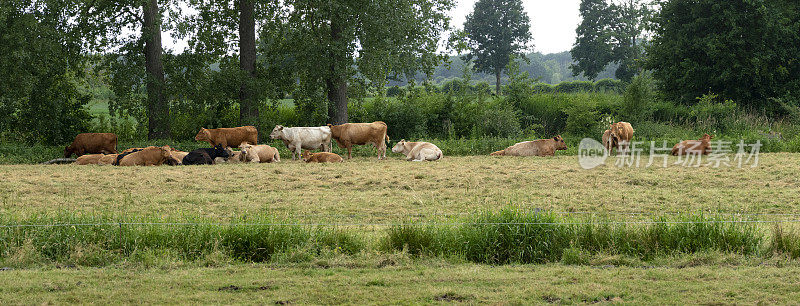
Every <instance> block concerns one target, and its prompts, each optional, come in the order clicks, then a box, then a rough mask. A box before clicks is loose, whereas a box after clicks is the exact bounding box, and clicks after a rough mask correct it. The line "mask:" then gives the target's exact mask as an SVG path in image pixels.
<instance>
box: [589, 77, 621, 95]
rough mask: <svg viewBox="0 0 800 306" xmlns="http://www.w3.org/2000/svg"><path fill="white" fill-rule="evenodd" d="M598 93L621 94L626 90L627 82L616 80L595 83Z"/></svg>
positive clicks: (603, 80)
mask: <svg viewBox="0 0 800 306" xmlns="http://www.w3.org/2000/svg"><path fill="white" fill-rule="evenodd" d="M594 90H595V91H597V92H607V93H620V92H623V91H624V90H625V82H623V81H621V80H614V79H602V80H598V81H597V82H595V83H594Z"/></svg>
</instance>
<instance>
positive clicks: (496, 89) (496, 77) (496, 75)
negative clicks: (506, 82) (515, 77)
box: [494, 68, 503, 96]
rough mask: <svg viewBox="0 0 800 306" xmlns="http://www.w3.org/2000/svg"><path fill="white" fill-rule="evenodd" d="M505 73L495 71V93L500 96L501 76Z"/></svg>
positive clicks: (498, 70) (500, 70)
mask: <svg viewBox="0 0 800 306" xmlns="http://www.w3.org/2000/svg"><path fill="white" fill-rule="evenodd" d="M502 72H503V70H502V69H499V68H498V69H495V70H494V77H495V80H497V83H495V84H494V92H495V93H496V94H497V95H498V96H499V95H500V74H501V73H502Z"/></svg>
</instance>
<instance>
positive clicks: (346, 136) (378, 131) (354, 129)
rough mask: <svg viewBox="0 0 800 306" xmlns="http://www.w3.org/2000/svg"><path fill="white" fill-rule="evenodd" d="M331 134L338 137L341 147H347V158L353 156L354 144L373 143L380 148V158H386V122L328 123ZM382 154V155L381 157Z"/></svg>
mask: <svg viewBox="0 0 800 306" xmlns="http://www.w3.org/2000/svg"><path fill="white" fill-rule="evenodd" d="M328 127H330V128H331V136H332V137H333V139H336V143H338V144H339V147H340V148H346V149H347V159H351V158H353V145H365V144H372V145H374V146H375V148H377V149H378V159H379V160H380V159H383V158H386V143H387V142H389V136H388V135H386V130H387V127H386V123H384V122H383V121H375V122H372V123H345V124H340V125H331V124H328ZM381 156H382V157H381Z"/></svg>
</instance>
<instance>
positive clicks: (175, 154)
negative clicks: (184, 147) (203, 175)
mask: <svg viewBox="0 0 800 306" xmlns="http://www.w3.org/2000/svg"><path fill="white" fill-rule="evenodd" d="M169 155H170V156H171V160H172V164H173V165H182V164H183V158H184V157H186V155H189V152H183V151H178V150H176V149H172V150H171V151H170V152H169Z"/></svg>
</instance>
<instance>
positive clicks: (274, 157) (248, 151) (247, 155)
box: [239, 144, 281, 163]
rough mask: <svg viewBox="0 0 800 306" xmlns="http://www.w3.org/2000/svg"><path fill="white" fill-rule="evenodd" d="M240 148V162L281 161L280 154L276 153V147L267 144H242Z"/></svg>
mask: <svg viewBox="0 0 800 306" xmlns="http://www.w3.org/2000/svg"><path fill="white" fill-rule="evenodd" d="M239 149H241V150H242V157H241V160H242V162H245V163H271V162H279V161H281V156H280V154H278V149H275V148H273V147H271V146H268V145H257V146H254V145H251V144H242V145H240V146H239Z"/></svg>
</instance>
